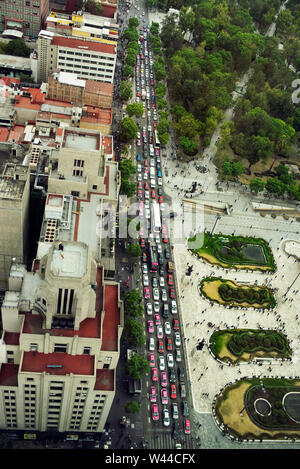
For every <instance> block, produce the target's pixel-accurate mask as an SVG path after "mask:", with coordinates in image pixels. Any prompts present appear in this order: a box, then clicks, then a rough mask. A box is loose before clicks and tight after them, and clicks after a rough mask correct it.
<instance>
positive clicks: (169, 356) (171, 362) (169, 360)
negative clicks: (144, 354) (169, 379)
mask: <svg viewBox="0 0 300 469" xmlns="http://www.w3.org/2000/svg"><path fill="white" fill-rule="evenodd" d="M167 363H168V367H169V368H173V366H174V358H173V355H172V354H171V353H168V354H167Z"/></svg>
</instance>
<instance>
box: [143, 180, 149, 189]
mask: <svg viewBox="0 0 300 469" xmlns="http://www.w3.org/2000/svg"><path fill="white" fill-rule="evenodd" d="M144 187H145V191H148V190H149V182H147V181H146V182H145V186H144Z"/></svg>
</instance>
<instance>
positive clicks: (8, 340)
mask: <svg viewBox="0 0 300 469" xmlns="http://www.w3.org/2000/svg"><path fill="white" fill-rule="evenodd" d="M19 337H20V334H19V333H18V332H5V336H4V343H5V344H7V345H19Z"/></svg>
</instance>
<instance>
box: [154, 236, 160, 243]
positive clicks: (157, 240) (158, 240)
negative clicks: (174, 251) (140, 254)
mask: <svg viewBox="0 0 300 469" xmlns="http://www.w3.org/2000/svg"><path fill="white" fill-rule="evenodd" d="M155 242H156V244H160V236H159V234H156V235H155Z"/></svg>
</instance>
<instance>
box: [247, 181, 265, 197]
mask: <svg viewBox="0 0 300 469" xmlns="http://www.w3.org/2000/svg"><path fill="white" fill-rule="evenodd" d="M265 186H266V183H265V182H264V181H263V179H261V178H254V179H251V181H250V189H251V191H253V192H255V194H258V193H259V192H262V191H263V190H264V189H265Z"/></svg>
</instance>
